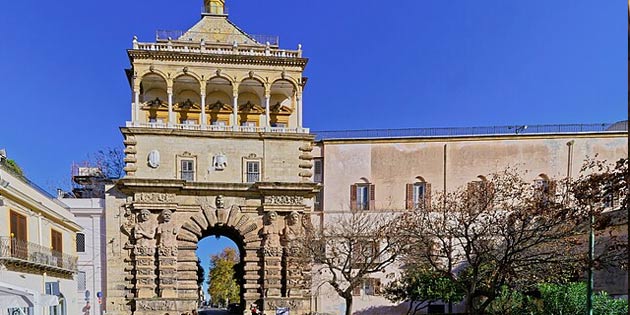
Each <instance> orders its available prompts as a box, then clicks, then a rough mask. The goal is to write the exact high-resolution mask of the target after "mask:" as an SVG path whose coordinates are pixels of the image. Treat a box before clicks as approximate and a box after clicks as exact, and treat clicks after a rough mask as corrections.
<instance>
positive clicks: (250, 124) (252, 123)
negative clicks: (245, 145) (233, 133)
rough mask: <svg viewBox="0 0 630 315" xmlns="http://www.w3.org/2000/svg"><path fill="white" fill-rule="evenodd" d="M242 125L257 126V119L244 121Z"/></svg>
mask: <svg viewBox="0 0 630 315" xmlns="http://www.w3.org/2000/svg"><path fill="white" fill-rule="evenodd" d="M241 126H243V127H256V122H255V121H242V122H241Z"/></svg>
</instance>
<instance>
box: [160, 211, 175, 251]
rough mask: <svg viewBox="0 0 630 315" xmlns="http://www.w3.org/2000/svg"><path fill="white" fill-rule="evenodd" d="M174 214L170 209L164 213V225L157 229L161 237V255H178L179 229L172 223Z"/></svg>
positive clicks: (161, 224)
mask: <svg viewBox="0 0 630 315" xmlns="http://www.w3.org/2000/svg"><path fill="white" fill-rule="evenodd" d="M172 216H173V212H172V211H171V210H169V209H166V210H164V211H162V223H160V225H159V226H158V228H157V234H158V235H159V236H160V245H159V248H160V254H162V255H169V254H170V255H171V256H175V255H177V233H179V227H178V226H177V223H175V222H173V221H171V219H172Z"/></svg>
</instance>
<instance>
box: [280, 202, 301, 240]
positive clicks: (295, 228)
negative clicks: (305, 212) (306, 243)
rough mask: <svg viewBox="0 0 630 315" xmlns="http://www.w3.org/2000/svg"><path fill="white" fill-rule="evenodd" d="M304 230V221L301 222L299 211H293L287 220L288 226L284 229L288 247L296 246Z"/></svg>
mask: <svg viewBox="0 0 630 315" xmlns="http://www.w3.org/2000/svg"><path fill="white" fill-rule="evenodd" d="M303 231H304V228H303V227H302V220H300V214H299V213H298V212H297V211H291V213H289V216H288V218H287V225H286V226H285V228H284V233H283V236H284V240H285V241H286V242H287V247H292V246H295V245H296V244H295V243H294V242H295V241H296V240H297V239H298V238H299V237H301V236H302V233H303Z"/></svg>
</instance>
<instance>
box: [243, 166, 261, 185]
mask: <svg viewBox="0 0 630 315" xmlns="http://www.w3.org/2000/svg"><path fill="white" fill-rule="evenodd" d="M245 164H246V166H245V167H246V170H247V173H246V174H245V175H246V181H247V182H248V183H255V182H259V181H260V161H247V162H246V163H245Z"/></svg>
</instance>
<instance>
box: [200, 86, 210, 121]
mask: <svg viewBox="0 0 630 315" xmlns="http://www.w3.org/2000/svg"><path fill="white" fill-rule="evenodd" d="M200 95H201V118H200V119H201V121H200V125H201V129H205V128H203V127H205V126H206V124H207V123H206V121H207V120H208V119H207V118H206V82H205V81H203V82H201V90H200Z"/></svg>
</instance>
